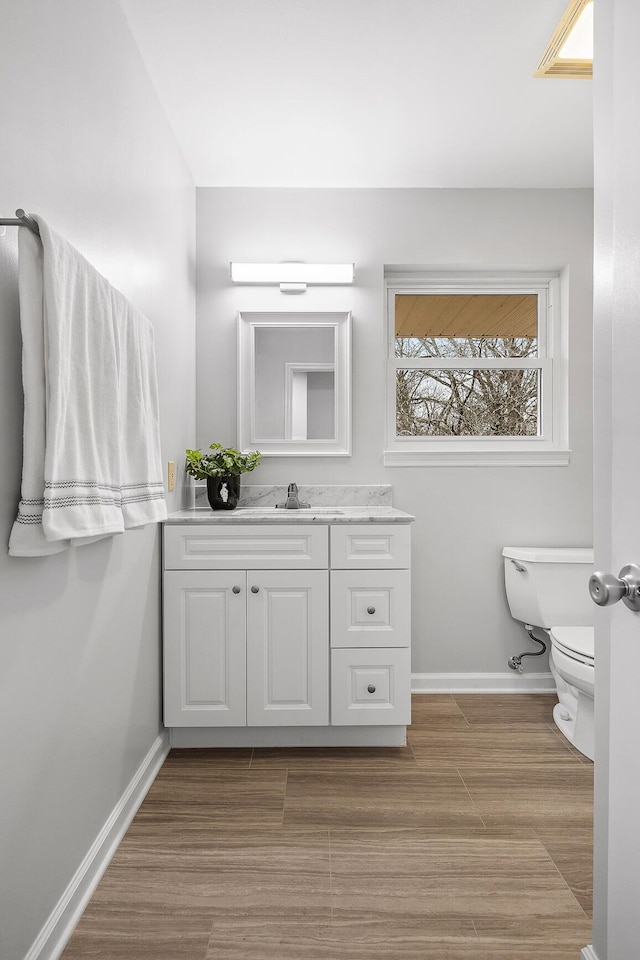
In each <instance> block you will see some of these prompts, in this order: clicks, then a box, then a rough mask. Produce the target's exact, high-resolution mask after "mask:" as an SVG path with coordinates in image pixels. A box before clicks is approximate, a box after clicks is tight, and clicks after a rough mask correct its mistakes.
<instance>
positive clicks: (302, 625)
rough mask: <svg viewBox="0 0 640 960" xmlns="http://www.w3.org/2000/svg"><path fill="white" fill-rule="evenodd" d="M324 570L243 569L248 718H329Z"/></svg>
mask: <svg viewBox="0 0 640 960" xmlns="http://www.w3.org/2000/svg"><path fill="white" fill-rule="evenodd" d="M328 609H329V581H328V573H327V571H326V570H308V571H307V570H252V571H251V572H249V573H248V574H247V724H248V725H249V726H262V727H265V726H308V725H322V726H324V725H326V724H328V723H329V622H328V621H329V617H328Z"/></svg>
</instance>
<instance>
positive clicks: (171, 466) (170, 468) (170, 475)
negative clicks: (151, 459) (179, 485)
mask: <svg viewBox="0 0 640 960" xmlns="http://www.w3.org/2000/svg"><path fill="white" fill-rule="evenodd" d="M175 488H176V462H175V460H169V462H168V464H167V490H169V491H171V490H175Z"/></svg>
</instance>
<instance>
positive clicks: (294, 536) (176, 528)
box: [164, 523, 329, 570]
mask: <svg viewBox="0 0 640 960" xmlns="http://www.w3.org/2000/svg"><path fill="white" fill-rule="evenodd" d="M328 545H329V531H328V527H327V526H325V525H313V524H295V525H294V524H287V525H286V526H278V525H276V524H257V523H256V524H248V523H245V524H242V523H238V524H235V523H234V524H230V523H226V524H220V525H219V526H216V525H214V524H211V525H206V526H205V525H198V526H196V525H195V524H184V525H183V524H166V525H165V528H164V565H165V569H167V570H277V569H287V568H293V569H298V570H309V569H322V568H323V567H324V568H325V569H326V567H327V565H328V552H329V546H328Z"/></svg>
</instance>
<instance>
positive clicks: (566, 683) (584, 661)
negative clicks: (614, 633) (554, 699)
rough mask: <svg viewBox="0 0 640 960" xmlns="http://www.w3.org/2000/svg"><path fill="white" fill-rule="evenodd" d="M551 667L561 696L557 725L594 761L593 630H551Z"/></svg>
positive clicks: (558, 704)
mask: <svg viewBox="0 0 640 960" xmlns="http://www.w3.org/2000/svg"><path fill="white" fill-rule="evenodd" d="M549 666H550V668H551V673H552V675H553V677H554V680H555V683H556V691H557V693H558V703H557V704H556V705H555V707H554V708H553V719H554V722H555V724H556V726H557V727H558V729H559V730H561V731H562V733H563V734H564V735H565V737H566V738H567V740H570V741H571V743H573V745H574V746H575V747H576V749H578V750H579V751H580V752H581V753H583V754H584V755H585V756H586V757H589V759H590V760H593V754H594V740H595V733H594V720H593V706H594V689H595V688H594V630H593V627H552V628H551V652H550V656H549Z"/></svg>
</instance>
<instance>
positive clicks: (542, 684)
mask: <svg viewBox="0 0 640 960" xmlns="http://www.w3.org/2000/svg"><path fill="white" fill-rule="evenodd" d="M555 689H556V685H555V682H554V679H553V677H552V676H551V674H550V673H515V672H513V671H509V672H508V673H413V674H412V675H411V692H412V693H554V692H555Z"/></svg>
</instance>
